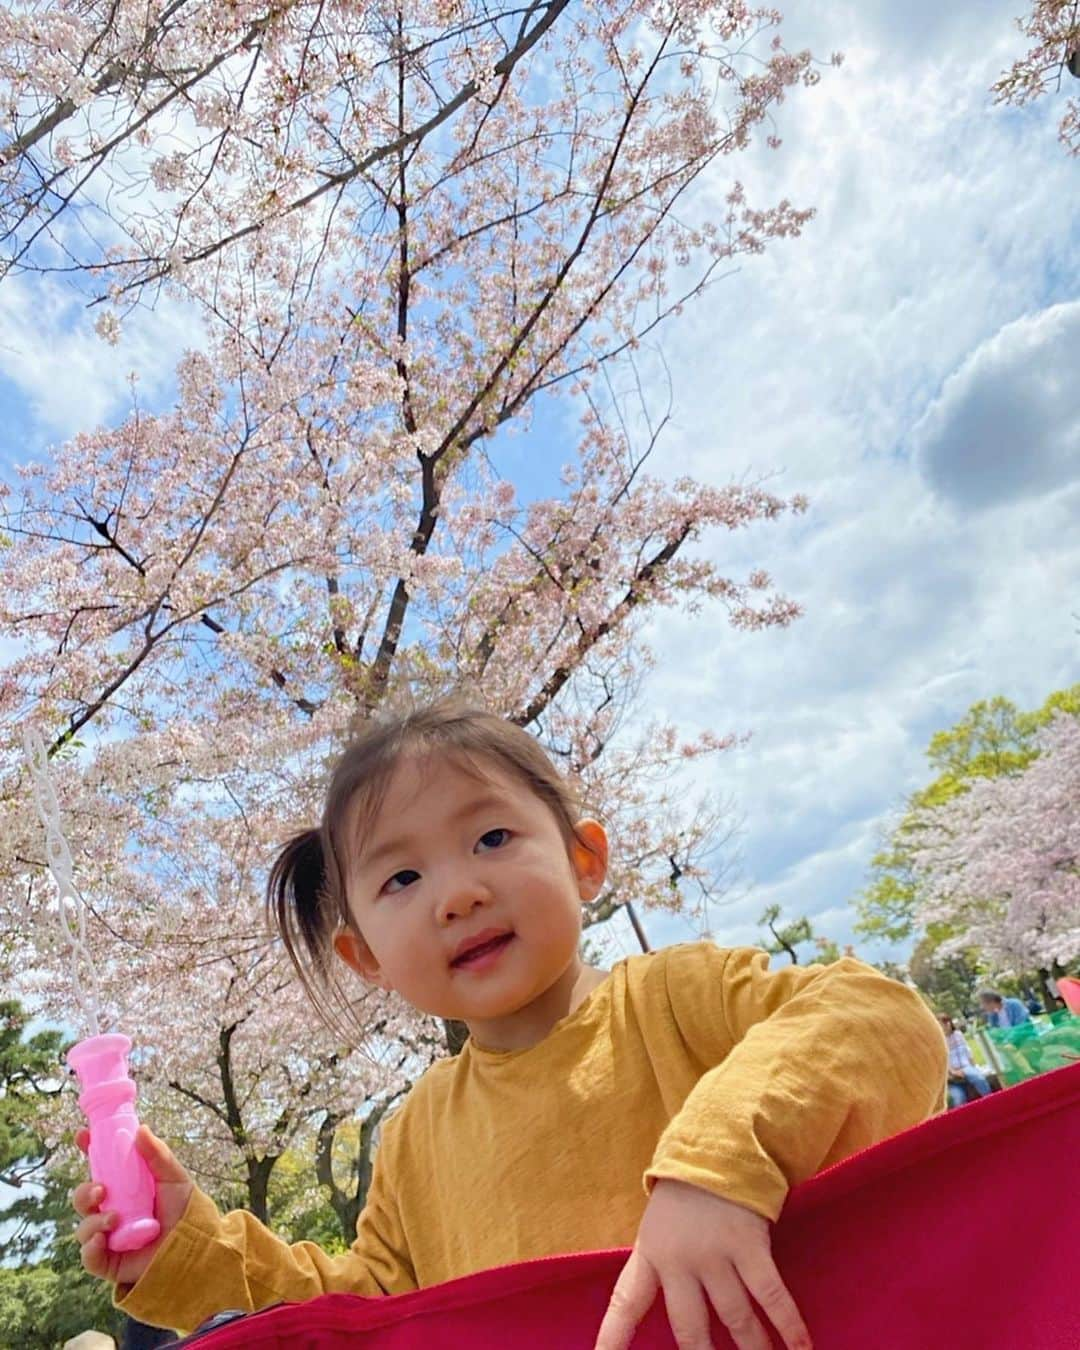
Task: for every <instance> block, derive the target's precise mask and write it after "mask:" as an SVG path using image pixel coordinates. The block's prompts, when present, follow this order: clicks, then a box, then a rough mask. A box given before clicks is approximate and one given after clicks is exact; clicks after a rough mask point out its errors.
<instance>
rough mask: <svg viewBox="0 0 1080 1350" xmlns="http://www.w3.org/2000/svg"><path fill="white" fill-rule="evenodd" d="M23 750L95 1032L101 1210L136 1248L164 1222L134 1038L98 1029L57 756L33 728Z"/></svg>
mask: <svg viewBox="0 0 1080 1350" xmlns="http://www.w3.org/2000/svg"><path fill="white" fill-rule="evenodd" d="M23 748H24V750H25V752H26V762H27V765H28V767H29V769H30V785H31V788H32V789H33V793H34V803H35V805H36V806H37V811H38V815H39V816H40V817H41V824H42V826H43V827H44V830H45V855H46V858H47V859H48V863H49V871H50V872H51V873H52V875H53V880H54V881H55V882H56V888H57V892H58V895H57V905H58V915H59V919H60V927H61V930H62V932H63V935H64V938H65V939H66V941H67V946H68V952H69V957H70V962H71V983H72V989H73V992H74V994H75V999H76V1001H77V1002H78V1004H79V1007H80V1009H81V1011H82V1014H83V1018H84V1020H85V1022H86V1025H87V1026H88V1028H89V1030H90V1033H91V1034H90V1036H89V1037H88V1038H87V1039H85V1040H82V1041H80V1042H79V1043H78V1044H77V1045H75V1046H73V1047H72V1048H71V1050H69V1051H68V1056H67V1062H68V1065H69V1066H70V1067H71V1068H72V1069H73V1070H74V1071H75V1073H76V1075H77V1076H78V1079H79V1086H80V1087H81V1089H82V1091H81V1092H80V1093H79V1106H80V1107H81V1108H82V1111H83V1114H84V1115H85V1116H86V1119H87V1121H88V1122H89V1125H90V1150H89V1151H90V1176H91V1177H92V1178H93V1180H94V1181H96V1182H98V1183H99V1184H100V1185H102V1186H104V1188H105V1197H104V1199H103V1200H102V1203H101V1208H102V1209H103V1210H109V1211H111V1212H113V1213H115V1214H116V1216H117V1220H118V1222H117V1223H116V1224H115V1226H114V1227H113V1228H112V1230H111V1231H110V1232H109V1233H108V1234H107V1235H106V1241H107V1243H108V1247H109V1250H110V1251H114V1252H132V1251H138V1250H139V1248H141V1247H145V1246H146V1245H147V1244H148V1243H151V1242H153V1241H154V1239H155V1238H156V1237H157V1235H158V1233H159V1232H160V1224H159V1223H158V1221H157V1219H155V1218H154V1197H155V1186H154V1178H153V1176H152V1175H151V1172H150V1169H149V1167H147V1165H146V1162H145V1160H144V1159H143V1158H142V1157H141V1156H140V1154H139V1153H138V1152H137V1151H136V1149H135V1134H136V1132H137V1131H138V1128H139V1118H138V1116H137V1115H136V1114H135V1091H136V1089H135V1083H134V1081H133V1079H132V1077H131V1075H130V1074H129V1073H128V1063H127V1057H128V1052H129V1051H130V1049H131V1042H130V1041H129V1040H128V1038H127V1037H126V1036H122V1035H120V1034H119V1033H116V1032H114V1033H112V1034H111V1035H104V1036H103V1035H99V1034H98V1021H99V1019H98V1010H99V1005H100V1001H101V999H100V993H99V990H98V980H97V971H96V970H95V968H94V962H93V959H92V958H91V955H90V952H89V950H88V948H87V946H86V907H85V906H84V904H83V901H82V897H81V896H80V894H79V892H78V889H77V888H76V886H75V882H74V875H73V874H74V865H73V863H72V859H71V851H70V849H69V848H68V846H67V841H66V840H65V839H64V834H63V830H62V829H61V827H60V807H59V803H58V802H57V800H56V793H55V792H54V790H53V785H52V780H51V778H50V776H49V756H48V752H47V751H46V749H45V745H44V742H43V741H42V739H41V737H40V736H39V735H38V734H37V732H36V731H35V730H34V729H33V728H32V727H24V729H23Z"/></svg>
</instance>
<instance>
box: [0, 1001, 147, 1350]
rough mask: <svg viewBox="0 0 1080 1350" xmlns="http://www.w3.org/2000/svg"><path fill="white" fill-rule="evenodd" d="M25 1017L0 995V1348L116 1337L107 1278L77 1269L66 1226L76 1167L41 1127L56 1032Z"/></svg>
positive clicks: (52, 1088) (60, 1041) (51, 1093)
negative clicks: (1, 1206) (90, 1331)
mask: <svg viewBox="0 0 1080 1350" xmlns="http://www.w3.org/2000/svg"><path fill="white" fill-rule="evenodd" d="M29 1025H30V1018H29V1016H28V1014H27V1013H26V1011H25V1009H24V1008H23V1007H22V1006H21V1005H20V1004H19V1003H17V1002H15V1001H13V1000H10V999H8V1000H4V1001H3V1002H0V1181H3V1182H4V1183H5V1184H6V1185H7V1186H9V1187H10V1188H11V1189H12V1191H13V1192H14V1199H13V1200H12V1201H11V1203H10V1204H9V1205H8V1206H7V1208H6V1209H5V1210H4V1212H3V1214H2V1215H0V1222H2V1225H3V1237H0V1347H3V1350H7V1347H11V1350H15V1347H18V1350H55V1348H56V1347H57V1346H59V1345H61V1344H63V1342H64V1341H65V1340H68V1339H69V1338H70V1337H72V1336H75V1335H77V1334H78V1333H79V1332H80V1331H85V1330H86V1329H87V1328H88V1327H96V1328H97V1329H98V1330H101V1331H107V1332H109V1333H110V1334H112V1335H119V1328H120V1321H121V1318H120V1316H119V1314H118V1313H116V1311H115V1310H114V1309H113V1307H112V1300H111V1295H110V1290H109V1287H108V1285H106V1284H103V1283H102V1281H100V1280H96V1279H93V1278H92V1277H91V1276H89V1275H87V1274H86V1272H85V1271H84V1270H83V1268H82V1265H81V1264H80V1261H79V1249H78V1244H77V1243H76V1242H75V1239H74V1236H73V1234H72V1219H73V1214H72V1209H71V1202H70V1200H69V1198H68V1197H69V1193H70V1191H71V1188H72V1186H74V1185H75V1184H76V1182H77V1181H79V1180H81V1179H82V1176H83V1169H82V1167H81V1165H80V1163H79V1162H77V1161H76V1160H75V1159H70V1160H69V1159H67V1158H65V1157H64V1156H63V1154H62V1153H60V1152H58V1151H57V1150H56V1149H55V1148H54V1147H53V1146H51V1145H50V1144H49V1143H47V1142H46V1139H45V1138H44V1137H43V1134H42V1122H43V1120H44V1118H45V1117H46V1116H47V1114H48V1113H49V1111H50V1106H51V1104H52V1103H53V1102H54V1100H55V1098H56V1097H57V1096H58V1095H59V1093H60V1092H61V1091H63V1090H64V1079H63V1076H62V1073H61V1070H60V1060H61V1056H62V1054H63V1052H64V1050H65V1048H66V1042H65V1038H64V1037H63V1035H62V1034H61V1033H60V1032H58V1031H38V1032H34V1033H32V1034H31V1033H30V1032H29ZM14 1262H18V1263H19V1265H18V1266H17V1267H16V1266H14V1265H13V1264H12V1263H14Z"/></svg>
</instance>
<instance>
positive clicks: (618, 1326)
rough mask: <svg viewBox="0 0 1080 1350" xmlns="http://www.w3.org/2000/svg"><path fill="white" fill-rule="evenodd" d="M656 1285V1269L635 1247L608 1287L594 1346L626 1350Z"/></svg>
mask: <svg viewBox="0 0 1080 1350" xmlns="http://www.w3.org/2000/svg"><path fill="white" fill-rule="evenodd" d="M659 1287H660V1282H659V1280H658V1279H657V1277H656V1271H655V1270H653V1268H652V1266H651V1265H650V1264H649V1262H648V1261H646V1260H645V1258H644V1257H643V1256H642V1255H641V1253H640V1252H639V1251H638V1249H637V1248H636V1247H635V1248H634V1250H633V1251H632V1252H631V1253H630V1255H629V1257H628V1258H627V1261H626V1265H625V1266H623V1268H622V1271H621V1272H620V1274H619V1278H618V1280H617V1281H616V1282H615V1288H614V1289H613V1290H612V1291H611V1301H610V1302H609V1303H608V1307H607V1312H606V1313H605V1314H604V1320H603V1322H602V1323H601V1324H600V1331H599V1334H598V1335H597V1338H596V1344H595V1346H594V1350H626V1348H627V1346H628V1345H629V1344H630V1342H631V1341H632V1340H633V1339H634V1332H635V1330H636V1329H637V1325H638V1323H639V1322H640V1321H641V1319H642V1318H643V1317H644V1316H645V1314H646V1313H647V1312H648V1311H649V1309H650V1308H651V1307H652V1305H653V1300H654V1299H655V1298H656V1295H657V1292H658V1290H659Z"/></svg>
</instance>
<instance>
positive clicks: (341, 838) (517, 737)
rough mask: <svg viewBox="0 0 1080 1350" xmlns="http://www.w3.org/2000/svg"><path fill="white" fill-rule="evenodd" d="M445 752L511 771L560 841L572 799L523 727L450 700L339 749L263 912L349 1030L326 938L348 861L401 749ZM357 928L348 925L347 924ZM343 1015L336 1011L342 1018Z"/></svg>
mask: <svg viewBox="0 0 1080 1350" xmlns="http://www.w3.org/2000/svg"><path fill="white" fill-rule="evenodd" d="M416 753H419V754H438V755H442V756H445V757H447V758H451V759H453V760H454V762H455V763H456V764H458V766H459V767H461V768H463V769H464V770H465V771H466V772H467V773H469V774H472V775H474V776H476V777H477V778H480V779H483V778H485V777H486V773H485V769H487V770H490V769H491V768H492V767H496V768H499V769H502V770H503V771H504V772H506V773H509V774H511V775H513V776H514V777H516V778H517V779H518V780H519V781H520V782H521V783H523V784H524V785H525V786H526V787H527V788H528V789H529V790H530V791H531V792H533V793H534V794H535V795H536V796H537V797H539V798H540V800H541V801H542V802H543V803H544V804H545V805H546V806H547V807H548V808H549V810H550V811H551V813H552V814H553V815H554V817H555V819H556V821H557V822H558V825H559V829H560V831H561V832H562V835H563V838H564V840H565V841H566V846H567V850H568V851H569V848H570V846H571V844H572V843H574V842H581V841H580V840H579V839H578V836H577V835H576V833H575V830H574V823H575V821H576V820H577V818H578V814H579V811H578V803H577V801H576V799H575V796H574V794H573V792H572V791H571V790H570V787H569V785H568V784H567V783H566V781H565V780H564V779H563V777H562V776H561V774H560V773H559V772H558V770H557V769H556V768H555V766H554V764H552V762H551V760H550V759H549V758H548V756H547V755H546V754H545V752H544V751H543V750H542V749H541V747H540V745H539V744H538V742H537V741H536V740H534V739H533V737H532V736H530V735H529V733H528V732H527V731H523V730H522V728H521V727H519V726H517V725H516V724H515V723H513V722H508V721H506V720H505V719H503V718H501V717H496V716H495V715H494V714H493V713H489V712H485V711H483V710H482V709H479V708H474V707H470V706H469V705H467V704H465V703H462V702H459V701H458V700H456V699H444V700H442V701H441V702H439V703H435V704H431V705H429V706H427V707H424V708H420V709H417V710H415V711H412V712H408V713H405V714H403V715H399V716H395V717H392V718H390V719H387V720H383V719H379V720H378V721H374V722H372V723H370V724H369V725H368V728H367V729H366V730H365V731H364V733H363V734H362V735H361V736H360V737H359V738H358V739H356V740H354V741H353V742H352V743H351V744H350V745H349V746H348V747H347V748H346V750H345V752H344V753H343V754H342V756H341V759H340V760H339V761H338V763H337V767H336V768H335V769H334V772H333V774H332V776H331V778H330V785H329V787H328V788H327V792H326V802H325V804H324V806H323V813H322V820H321V822H320V823H319V825H318V826H317V827H316V828H315V829H309V830H304V831H302V832H301V833H300V834H297V835H295V836H294V837H293V838H292V839H290V840H289V842H288V843H287V844H286V845H285V847H284V848H283V849H282V850H281V853H280V854H279V855H278V857H277V859H276V860H275V862H274V865H273V867H272V868H271V870H270V877H269V881H268V883H267V889H266V904H267V911H268V915H269V918H270V921H271V923H272V925H273V926H274V927H275V928H276V929H277V931H278V932H279V933H280V934H281V937H282V940H283V941H284V943H285V948H286V950H287V951H288V953H289V956H290V958H291V960H292V963H293V965H294V966H295V968H296V971H297V973H298V975H299V976H300V979H301V981H302V982H303V984H304V988H305V989H306V990H307V992H308V995H309V996H310V998H311V1000H312V1002H313V1003H314V1005H315V1007H316V1009H317V1010H318V1011H319V1013H320V1014H321V1015H322V1017H323V1018H324V1019H325V1020H326V1021H327V1022H328V1023H329V1024H330V1025H331V1026H333V1027H335V1029H338V1030H341V1029H344V1028H346V1027H349V1028H350V1029H355V1025H356V1021H357V1019H356V1017H355V1015H354V1014H355V1001H354V999H353V998H350V997H349V995H348V994H347V993H346V991H345V988H344V987H343V985H342V984H341V983H340V981H339V970H340V962H339V961H338V960H337V958H336V957H335V956H334V952H333V938H334V934H335V933H337V932H338V931H339V930H340V929H341V928H342V927H343V926H346V925H350V924H352V919H351V917H350V914H349V906H348V899H347V896H346V888H345V882H346V877H347V875H348V860H349V857H350V855H352V854H353V853H354V852H355V850H356V849H357V848H358V847H360V846H361V845H362V841H363V838H364V835H365V833H366V832H367V831H368V830H369V829H370V828H371V824H372V822H373V821H374V819H375V817H376V815H377V814H378V811H379V808H380V806H381V804H382V801H383V798H384V797H385V795H386V789H387V786H388V785H389V782H390V778H391V776H392V774H393V772H394V770H395V768H396V767H397V765H398V764H399V762H400V761H401V758H402V756H404V755H407V754H416ZM353 926H354V927H355V925H353ZM342 1014H344V1016H342Z"/></svg>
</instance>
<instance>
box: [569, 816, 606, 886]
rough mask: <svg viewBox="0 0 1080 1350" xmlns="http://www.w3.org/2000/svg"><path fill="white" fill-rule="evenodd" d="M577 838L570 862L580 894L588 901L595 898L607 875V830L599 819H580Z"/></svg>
mask: <svg viewBox="0 0 1080 1350" xmlns="http://www.w3.org/2000/svg"><path fill="white" fill-rule="evenodd" d="M574 833H575V834H576V835H577V839H576V840H575V841H574V843H573V844H572V845H571V847H570V863H571V865H572V866H573V869H574V874H575V876H576V877H577V882H578V894H579V895H580V896H581V898H582V900H583V901H584V902H586V903H588V901H590V900H595V899H596V897H597V896H598V895H599V894H600V888H601V887H602V886H603V884H604V878H605V877H606V876H607V864H608V840H607V831H606V830H605V829H604V827H603V825H601V824H600V822H599V821H598V820H591V819H586V820H579V821H578V823H577V824H576V825H575V826H574Z"/></svg>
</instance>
